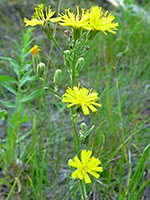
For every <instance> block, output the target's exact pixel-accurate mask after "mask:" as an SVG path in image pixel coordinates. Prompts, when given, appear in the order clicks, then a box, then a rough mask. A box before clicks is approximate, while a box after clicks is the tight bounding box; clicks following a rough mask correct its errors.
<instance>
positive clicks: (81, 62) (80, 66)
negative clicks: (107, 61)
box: [75, 57, 85, 73]
mask: <svg viewBox="0 0 150 200" xmlns="http://www.w3.org/2000/svg"><path fill="white" fill-rule="evenodd" d="M84 64H85V61H84V58H82V57H81V58H79V59H78V60H77V63H76V66H75V68H76V71H77V73H79V72H81V71H82V70H83V68H84Z"/></svg>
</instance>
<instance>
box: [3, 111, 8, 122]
mask: <svg viewBox="0 0 150 200" xmlns="http://www.w3.org/2000/svg"><path fill="white" fill-rule="evenodd" d="M4 119H5V120H7V119H8V112H7V111H5V112H4Z"/></svg>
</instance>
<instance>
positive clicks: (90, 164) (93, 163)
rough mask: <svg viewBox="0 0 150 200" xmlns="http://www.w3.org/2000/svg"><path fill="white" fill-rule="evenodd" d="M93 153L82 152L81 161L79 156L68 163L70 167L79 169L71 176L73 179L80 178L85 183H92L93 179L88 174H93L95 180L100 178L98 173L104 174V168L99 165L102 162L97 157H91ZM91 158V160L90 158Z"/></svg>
mask: <svg viewBox="0 0 150 200" xmlns="http://www.w3.org/2000/svg"><path fill="white" fill-rule="evenodd" d="M91 155H92V151H89V150H88V151H86V150H82V151H81V161H80V160H79V158H78V157H77V156H75V157H74V158H73V160H72V159H70V160H69V161H68V165H70V166H72V167H75V168H77V170H76V171H75V172H73V174H72V175H71V176H72V178H76V177H78V178H79V179H80V180H82V179H83V178H84V180H85V183H91V179H90V177H89V176H88V174H91V175H92V176H94V177H95V178H97V179H98V178H99V177H100V175H99V174H98V173H96V172H102V171H103V168H102V167H99V166H98V165H99V164H101V162H100V160H99V159H98V158H95V157H91ZM90 157H91V158H90Z"/></svg>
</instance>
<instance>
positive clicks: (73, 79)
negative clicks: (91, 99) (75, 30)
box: [72, 47, 76, 88]
mask: <svg viewBox="0 0 150 200" xmlns="http://www.w3.org/2000/svg"><path fill="white" fill-rule="evenodd" d="M75 53H76V52H75V47H74V51H73V60H72V88H73V86H74V85H75V65H76V60H75V59H76V54H75Z"/></svg>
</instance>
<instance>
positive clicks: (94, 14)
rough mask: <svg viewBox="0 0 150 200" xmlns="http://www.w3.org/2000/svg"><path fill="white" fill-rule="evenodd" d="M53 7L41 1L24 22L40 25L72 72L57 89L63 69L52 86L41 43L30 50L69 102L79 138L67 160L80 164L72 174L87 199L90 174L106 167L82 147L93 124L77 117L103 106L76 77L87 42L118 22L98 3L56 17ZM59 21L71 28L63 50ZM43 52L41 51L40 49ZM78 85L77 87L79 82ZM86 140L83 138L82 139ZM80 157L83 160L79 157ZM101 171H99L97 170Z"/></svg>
mask: <svg viewBox="0 0 150 200" xmlns="http://www.w3.org/2000/svg"><path fill="white" fill-rule="evenodd" d="M54 13H55V12H54V11H52V10H51V7H50V6H49V7H48V8H47V7H46V8H45V9H44V6H43V5H42V4H41V5H38V7H37V8H35V13H34V15H33V16H32V19H31V20H29V19H26V18H25V19H24V22H25V26H37V25H39V26H40V27H41V28H42V30H43V31H44V33H45V34H46V36H47V37H48V38H49V39H50V40H51V42H52V43H53V44H54V45H55V47H57V48H58V49H59V51H60V52H61V53H62V55H63V57H64V64H65V66H66V68H67V71H68V72H69V74H70V76H69V77H70V86H68V89H66V92H64V94H59V93H58V88H59V84H60V81H61V80H62V78H63V77H62V73H61V70H60V69H57V70H56V71H55V74H54V83H55V87H54V88H52V87H51V86H49V85H48V84H47V83H46V81H45V75H46V67H45V64H44V63H41V61H40V56H39V51H41V49H38V46H37V45H35V46H34V47H33V48H32V49H31V50H30V51H31V52H32V54H33V56H32V58H33V65H34V71H35V72H36V74H37V76H38V77H39V78H40V80H41V81H42V82H43V83H44V84H45V86H46V87H47V88H48V89H49V90H50V91H51V92H53V93H54V95H55V96H57V97H58V98H59V99H60V101H62V102H63V103H69V104H68V106H67V107H68V108H70V113H71V119H72V123H73V128H74V134H75V138H76V144H75V148H76V156H75V157H74V158H73V160H72V159H70V160H69V161H68V165H69V166H71V167H75V168H77V170H76V171H75V172H73V174H72V175H71V176H72V178H73V179H75V178H78V179H79V183H80V186H81V196H82V199H83V200H85V199H86V198H87V193H86V184H88V183H91V179H90V177H89V175H88V174H91V175H92V176H94V177H95V178H96V179H99V177H100V174H99V173H100V172H102V171H103V167H99V166H98V165H99V164H101V162H100V160H99V158H95V157H91V154H92V151H90V150H87V151H86V150H82V143H81V140H83V139H85V138H86V137H87V136H88V135H89V134H90V132H91V131H92V129H93V128H94V126H92V127H90V128H89V129H88V130H87V125H86V124H85V123H84V122H83V123H82V124H81V129H82V130H81V131H78V129H77V125H76V124H77V120H78V118H79V116H80V113H81V112H83V114H84V115H85V116H86V115H89V114H90V112H89V110H91V111H92V112H98V108H97V107H99V108H100V107H101V104H100V103H99V97H98V93H97V92H96V91H95V90H94V89H90V90H88V89H86V88H85V87H84V86H81V87H80V82H81V81H79V82H78V83H77V82H76V78H77V77H78V78H79V76H80V72H81V71H82V70H83V68H84V56H85V54H86V52H87V50H89V49H88V46H87V44H88V42H89V41H90V40H93V39H94V38H95V36H96V35H97V34H98V33H99V32H100V33H101V32H102V33H104V34H105V35H107V33H108V32H110V33H113V34H115V33H116V30H117V27H118V23H115V22H113V20H114V19H115V18H114V16H113V15H112V14H108V11H106V12H105V13H103V11H102V8H101V7H98V6H92V7H91V8H90V9H81V13H80V9H79V7H78V6H77V11H76V13H72V12H71V11H70V9H69V8H68V9H66V10H65V13H59V16H58V17H57V18H54V17H53V16H54ZM56 22H57V23H58V24H59V25H60V26H65V27H69V28H70V30H65V32H64V33H65V36H66V37H68V39H69V49H67V50H65V51H63V50H62V49H61V48H60V46H59V45H58V43H57V41H56V39H55V37H54V24H53V23H56ZM41 52H42V51H41ZM76 85H78V87H77V86H76ZM82 142H83V141H82ZM80 155H81V156H80ZM80 160H81V161H80ZM97 172H98V173H97Z"/></svg>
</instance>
